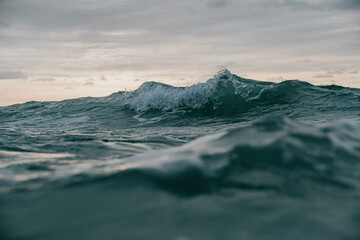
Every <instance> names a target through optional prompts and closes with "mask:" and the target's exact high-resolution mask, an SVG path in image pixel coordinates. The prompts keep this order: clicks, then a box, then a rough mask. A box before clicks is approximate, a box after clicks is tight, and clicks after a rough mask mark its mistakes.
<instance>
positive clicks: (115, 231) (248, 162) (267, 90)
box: [0, 70, 360, 240]
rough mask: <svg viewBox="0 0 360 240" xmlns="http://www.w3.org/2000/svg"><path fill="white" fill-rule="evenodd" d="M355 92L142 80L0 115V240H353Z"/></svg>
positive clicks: (359, 164) (357, 212)
mask: <svg viewBox="0 0 360 240" xmlns="http://www.w3.org/2000/svg"><path fill="white" fill-rule="evenodd" d="M359 106H360V90H359V89H351V88H345V87H340V86H334V85H332V86H314V85H311V84H309V83H306V82H301V81H297V80H293V81H284V82H282V83H270V82H259V81H255V80H250V79H244V78H241V77H238V76H236V75H233V74H231V73H230V72H229V71H227V70H223V71H221V72H219V73H218V74H216V75H215V76H214V77H213V78H211V79H209V80H208V81H207V82H205V83H198V84H195V85H192V86H189V87H173V86H170V85H166V84H163V83H156V82H147V83H144V84H143V85H142V86H141V87H140V88H139V89H137V90H135V91H132V92H117V93H114V94H112V95H110V96H107V97H102V98H90V97H89V98H79V99H72V100H65V101H60V102H28V103H24V104H17V105H12V106H7V107H1V108H0V121H1V125H0V238H1V239H64V238H66V239H68V238H70V239H144V238H145V239H284V238H285V239H327V240H328V239H359V237H360V232H359V230H358V229H359V228H358V226H359V224H360V205H359V200H360V191H359V190H360V189H359V188H360V175H359V171H360V121H359V120H360V119H359V118H360V108H359Z"/></svg>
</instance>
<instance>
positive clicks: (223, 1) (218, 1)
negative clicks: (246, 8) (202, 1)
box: [208, 0, 230, 8]
mask: <svg viewBox="0 0 360 240" xmlns="http://www.w3.org/2000/svg"><path fill="white" fill-rule="evenodd" d="M229 3H230V1H229V0H209V1H208V6H209V7H213V8H223V7H227V6H228V5H229Z"/></svg>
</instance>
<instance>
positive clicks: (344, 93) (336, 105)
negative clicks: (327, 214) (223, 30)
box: [0, 70, 360, 121]
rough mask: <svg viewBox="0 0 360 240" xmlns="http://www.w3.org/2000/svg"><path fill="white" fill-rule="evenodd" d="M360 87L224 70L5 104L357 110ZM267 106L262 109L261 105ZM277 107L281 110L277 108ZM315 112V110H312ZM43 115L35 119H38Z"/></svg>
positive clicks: (29, 112)
mask: <svg viewBox="0 0 360 240" xmlns="http://www.w3.org/2000/svg"><path fill="white" fill-rule="evenodd" d="M359 103H360V90H359V89H352V88H345V87H340V86H336V85H331V86H314V85H311V84H309V83H307V82H301V81H298V80H287V81H284V82H281V83H272V82H260V81H255V80H250V79H245V78H241V77H239V76H236V75H234V74H232V73H230V72H229V71H228V70H222V71H220V72H219V73H217V74H216V75H215V76H214V77H213V78H211V79H209V80H208V81H206V82H205V83H198V84H194V85H192V86H188V87H174V86H170V85H167V84H163V83H158V82H146V83H144V84H142V85H141V86H140V87H139V88H138V89H137V90H134V91H131V92H117V93H114V94H112V95H110V96H107V97H102V98H91V97H87V98H79V99H74V100H65V101H60V102H28V103H25V104H17V105H13V106H8V107H2V108H0V119H1V120H7V119H15V118H16V119H17V120H19V119H26V118H28V117H29V116H31V117H32V118H34V117H39V118H40V117H42V118H46V117H48V116H51V117H55V118H56V117H71V118H72V117H73V116H78V115H81V114H87V113H94V114H96V115H97V116H101V115H103V116H106V117H109V118H111V117H116V114H114V113H117V112H119V111H126V110H131V111H135V114H138V113H146V112H154V111H155V112H156V111H157V112H159V113H160V114H161V113H164V112H177V113H184V112H185V113H189V112H195V113H200V114H206V115H209V114H210V115H220V116H221V115H236V114H239V113H244V112H249V111H251V110H253V109H256V111H257V112H258V114H259V115H260V114H261V112H262V111H264V112H266V111H268V108H269V107H272V108H274V107H275V108H276V107H278V106H280V105H281V106H282V108H284V109H285V108H288V107H291V108H294V107H296V108H297V109H298V112H301V111H303V112H305V111H307V110H310V111H314V112H315V110H316V111H324V109H325V108H329V110H330V108H332V109H331V110H332V111H334V110H342V111H344V110H349V111H350V110H351V111H352V110H356V109H357V108H358V104H359ZM260 108H262V109H260ZM275 110H276V109H275ZM310 115H311V114H310ZM37 120H38V119H35V121H37Z"/></svg>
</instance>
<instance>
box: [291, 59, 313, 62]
mask: <svg viewBox="0 0 360 240" xmlns="http://www.w3.org/2000/svg"><path fill="white" fill-rule="evenodd" d="M295 62H296V63H311V62H312V60H311V59H302V60H296V61H295Z"/></svg>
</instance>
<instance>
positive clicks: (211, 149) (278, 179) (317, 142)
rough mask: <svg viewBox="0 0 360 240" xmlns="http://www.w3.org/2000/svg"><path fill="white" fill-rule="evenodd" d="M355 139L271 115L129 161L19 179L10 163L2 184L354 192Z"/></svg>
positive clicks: (358, 160)
mask: <svg viewBox="0 0 360 240" xmlns="http://www.w3.org/2000/svg"><path fill="white" fill-rule="evenodd" d="M359 136H360V125H359V124H358V123H357V122H342V123H337V124H333V125H329V126H323V127H321V128H318V127H312V126H309V125H304V124H299V123H298V122H294V121H292V120H289V119H286V118H282V117H271V118H265V119H263V120H259V121H255V122H253V123H250V124H248V125H247V126H243V127H238V128H234V129H230V130H228V131H226V132H220V133H217V134H213V135H208V136H205V137H202V138H199V139H196V140H194V141H191V142H189V143H188V144H185V145H183V146H180V147H173V148H168V149H164V150H156V151H150V152H146V153H145V154H138V155H135V156H133V157H128V158H122V159H112V160H109V159H104V160H102V161H100V162H99V161H95V162H94V161H80V162H78V163H76V162H73V161H72V162H71V164H70V165H69V166H68V165H64V164H59V165H56V164H51V167H50V169H51V170H47V168H40V169H36V168H31V173H30V174H29V175H28V177H27V175H26V174H24V171H20V174H21V175H22V177H21V178H18V175H17V172H19V171H18V170H19V167H20V165H21V164H24V163H23V160H22V162H21V163H20V165H18V164H17V162H16V161H15V162H12V163H11V164H10V165H14V166H15V167H14V169H15V170H14V171H15V172H13V173H11V171H10V170H9V169H8V172H9V174H8V175H7V180H6V181H7V182H8V183H7V185H9V183H11V182H12V184H11V185H14V186H16V187H17V188H24V187H25V188H27V187H26V186H32V185H34V184H35V185H36V184H40V182H41V185H43V184H45V185H46V184H59V183H61V184H63V183H65V184H72V183H74V182H79V181H80V182H82V181H85V182H88V181H89V180H90V179H93V180H96V179H98V180H99V179H103V178H106V179H108V178H111V179H116V178H121V181H128V179H142V181H145V182H146V184H149V183H152V184H153V186H154V187H156V188H160V189H162V190H165V191H169V192H172V193H174V194H179V195H185V196H186V195H194V194H202V193H212V192H219V191H223V190H226V189H233V190H246V191H276V192H280V193H284V194H290V195H291V194H308V193H311V194H313V193H314V189H317V191H315V192H316V193H319V191H320V192H321V191H331V190H332V189H335V190H341V191H351V190H356V191H357V190H358V189H359V187H360V185H359V181H358V174H357V172H358V171H359V170H360V137H359ZM1 154H6V153H5V152H0V157H1ZM29 154H31V153H29ZM32 155H33V156H32ZM32 155H31V156H32V158H33V159H36V158H38V159H39V161H40V162H42V161H45V160H47V159H48V158H54V156H50V155H51V154H42V155H39V156H38V157H37V155H36V154H35V155H34V154H32ZM24 156H25V157H26V155H24ZM55 158H57V159H59V160H62V161H65V162H66V159H67V158H68V156H62V155H59V156H58V155H56V156H55ZM44 159H45V160H44ZM31 161H32V160H31ZM31 161H30V160H29V163H30V162H31ZM60 162H61V161H60ZM32 164H34V162H32ZM30 165H31V164H30ZM26 166H27V168H28V170H29V166H28V165H26ZM46 166H48V165H46ZM33 176H36V178H33ZM18 179H21V180H20V181H19V180H18ZM45 179H47V180H46V181H45ZM3 181H4V179H3ZM136 181H138V180H136Z"/></svg>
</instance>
